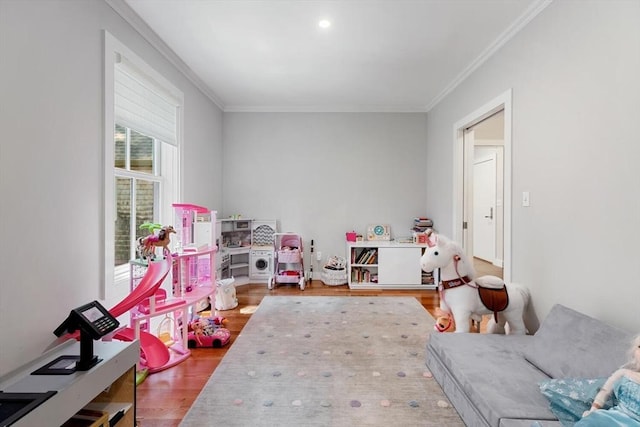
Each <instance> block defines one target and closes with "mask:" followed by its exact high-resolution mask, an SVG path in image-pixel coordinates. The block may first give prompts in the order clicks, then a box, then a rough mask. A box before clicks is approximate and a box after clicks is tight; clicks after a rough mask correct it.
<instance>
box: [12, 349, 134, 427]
mask: <svg viewBox="0 0 640 427" xmlns="http://www.w3.org/2000/svg"><path fill="white" fill-rule="evenodd" d="M93 348H94V354H95V355H97V356H98V357H99V358H100V359H102V361H101V362H99V363H98V364H97V365H95V366H94V367H92V368H91V369H89V370H88V371H76V372H74V373H72V374H68V375H31V373H32V372H33V371H35V370H36V369H38V368H40V367H42V366H44V365H46V364H47V363H49V362H51V361H53V360H55V359H56V358H57V357H59V356H65V355H79V354H80V343H79V342H78V341H75V340H70V341H66V342H64V343H62V344H60V345H58V346H57V347H55V348H53V349H52V350H50V351H48V352H46V353H44V354H42V355H41V356H40V357H38V358H37V359H35V360H33V361H31V362H29V363H27V364H25V365H23V366H21V367H20V368H18V369H16V370H14V371H12V372H10V373H9V374H7V375H5V376H3V377H2V378H0V390H2V391H3V392H6V393H42V392H47V391H55V392H56V394H54V395H53V396H51V397H50V398H49V399H48V400H46V401H45V402H44V403H42V404H41V405H40V406H37V407H36V408H35V409H33V410H32V411H31V412H29V413H27V414H26V415H24V416H23V417H22V418H20V419H19V420H18V421H16V422H15V423H14V424H13V426H16V427H34V426H60V425H62V424H64V423H65V422H66V421H67V420H69V419H70V418H71V417H72V416H73V415H74V414H76V413H77V412H78V411H79V410H80V409H82V408H84V407H85V406H86V405H87V404H88V403H90V402H94V403H95V402H102V403H105V404H106V403H111V404H113V406H114V407H121V408H123V409H125V408H126V409H125V413H124V416H123V417H122V418H121V419H120V421H118V423H117V424H116V426H117V427H125V426H126V427H133V426H134V425H135V412H136V411H135V405H136V391H135V384H136V379H135V366H136V362H137V361H138V359H139V358H140V346H139V344H138V341H133V342H121V341H110V342H104V341H95V342H94V343H93Z"/></svg>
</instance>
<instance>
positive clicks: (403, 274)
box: [347, 241, 437, 289]
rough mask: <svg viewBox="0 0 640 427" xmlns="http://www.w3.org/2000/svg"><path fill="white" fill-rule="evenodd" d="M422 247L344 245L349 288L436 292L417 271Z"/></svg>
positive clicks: (382, 243)
mask: <svg viewBox="0 0 640 427" xmlns="http://www.w3.org/2000/svg"><path fill="white" fill-rule="evenodd" d="M426 248H427V245H426V244H415V243H398V242H395V241H360V242H347V280H348V284H349V288H350V289H436V288H437V285H436V284H437V272H435V276H436V277H435V278H433V281H432V282H431V283H425V282H426V281H427V277H426V275H425V274H424V273H423V272H422V269H421V268H420V257H422V254H423V253H424V250H425V249H426Z"/></svg>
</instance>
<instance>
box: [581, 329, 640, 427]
mask: <svg viewBox="0 0 640 427" xmlns="http://www.w3.org/2000/svg"><path fill="white" fill-rule="evenodd" d="M611 393H614V394H615V397H616V399H617V403H616V404H615V405H614V406H613V407H611V408H609V409H602V406H603V405H604V402H605V401H606V400H607V399H608V398H609V396H610V395H611ZM613 425H616V426H626V427H640V334H639V335H636V337H635V338H634V339H633V341H632V345H631V349H630V350H629V362H628V363H627V364H625V365H624V366H623V367H622V368H620V369H618V370H617V371H615V372H614V373H613V374H612V375H611V376H610V377H609V378H608V379H607V381H606V382H605V383H604V385H603V386H602V388H601V389H600V392H598V394H597V395H596V397H595V399H594V400H593V404H592V405H591V409H589V410H588V411H586V412H585V413H584V414H583V415H582V419H581V420H579V421H578V422H577V423H576V424H575V427H592V426H593V427H598V426H613Z"/></svg>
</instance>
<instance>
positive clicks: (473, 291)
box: [420, 233, 529, 335]
mask: <svg viewBox="0 0 640 427" xmlns="http://www.w3.org/2000/svg"><path fill="white" fill-rule="evenodd" d="M427 245H428V246H429V247H428V248H427V249H426V250H425V252H424V255H423V256H422V258H421V259H420V265H421V267H422V270H423V271H425V272H432V271H433V270H434V269H436V268H439V269H440V283H439V284H438V291H439V294H440V309H441V310H443V311H444V312H447V313H450V314H451V315H452V316H453V320H454V322H455V325H456V332H469V329H470V320H471V319H474V320H477V319H478V318H479V317H481V316H482V315H485V314H492V316H491V319H490V320H489V322H488V323H487V332H489V333H505V324H507V325H509V326H508V332H509V333H510V334H523V335H524V334H526V332H527V331H526V327H525V324H524V319H523V314H524V310H525V308H526V307H527V304H528V303H529V291H528V289H527V288H525V287H524V286H521V285H517V284H515V283H510V284H509V285H506V284H505V283H504V281H503V280H502V279H500V278H499V277H496V276H482V277H479V278H477V279H476V277H475V276H476V272H475V269H474V268H473V264H472V263H471V262H470V261H469V259H468V258H467V256H466V254H465V253H464V251H463V250H462V248H461V247H460V246H459V245H457V244H456V243H455V242H453V241H451V240H449V239H447V238H446V237H444V236H442V235H440V236H438V235H436V234H435V233H432V234H431V235H430V236H429V238H428V239H427ZM487 307H489V308H487Z"/></svg>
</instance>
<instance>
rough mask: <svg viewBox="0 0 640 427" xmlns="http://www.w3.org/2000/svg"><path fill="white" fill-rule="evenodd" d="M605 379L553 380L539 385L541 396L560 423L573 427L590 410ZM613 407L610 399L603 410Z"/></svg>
mask: <svg viewBox="0 0 640 427" xmlns="http://www.w3.org/2000/svg"><path fill="white" fill-rule="evenodd" d="M606 380H607V379H606V378H553V379H550V380H546V381H542V382H540V383H539V385H540V391H541V392H542V395H543V396H544V397H546V398H547V400H549V409H550V410H551V412H553V414H554V415H555V416H556V417H557V418H558V420H559V421H560V423H561V424H562V425H563V426H565V427H567V426H573V425H574V424H575V423H576V422H577V421H578V420H579V419H580V418H582V414H583V413H584V411H587V410H588V409H589V408H591V404H592V403H593V399H594V398H595V397H596V394H598V391H599V390H600V388H601V387H602V386H603V384H604V382H605V381H606ZM611 406H613V401H612V398H609V400H608V401H607V402H606V403H605V405H604V408H605V409H608V408H610V407H611Z"/></svg>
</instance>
